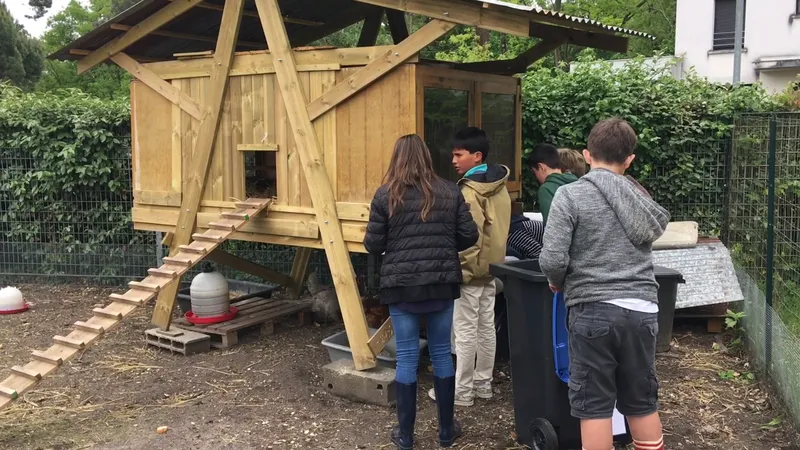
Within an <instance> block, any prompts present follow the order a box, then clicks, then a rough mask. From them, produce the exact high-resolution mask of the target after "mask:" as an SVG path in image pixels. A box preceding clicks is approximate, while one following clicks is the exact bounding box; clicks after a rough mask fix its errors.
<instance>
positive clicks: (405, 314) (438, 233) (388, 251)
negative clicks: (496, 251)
mask: <svg viewBox="0 0 800 450" xmlns="http://www.w3.org/2000/svg"><path fill="white" fill-rule="evenodd" d="M384 180H385V183H384V184H383V185H382V186H381V187H380V188H378V191H377V192H376V193H375V197H374V198H373V200H372V204H371V205H370V215H369V224H368V225H367V233H366V236H365V237H364V246H365V247H366V248H367V251H368V252H370V253H372V254H374V255H381V254H383V255H384V256H383V262H382V264H381V292H380V299H381V304H384V305H388V306H389V313H390V315H391V318H392V325H393V327H394V334H395V339H396V342H397V370H396V373H395V390H396V398H397V420H398V425H397V426H395V427H394V428H393V430H392V436H391V438H392V442H393V443H394V444H395V445H397V448H399V449H401V450H408V449H411V448H413V442H414V421H415V419H416V411H417V369H418V366H419V330H420V318H421V317H424V318H425V326H426V330H427V337H428V352H429V354H430V358H431V363H432V364H433V376H434V389H435V390H436V395H437V402H436V403H437V406H438V408H439V411H438V412H439V414H438V416H439V443H440V445H441V446H443V447H450V446H452V445H453V442H454V441H455V439H456V438H457V437H458V436H460V435H461V426H460V425H459V424H458V422H457V421H456V420H455V419H454V418H453V407H454V403H453V402H454V398H455V371H454V368H453V359H452V357H451V352H450V333H451V329H452V326H453V302H454V300H455V299H457V298H458V297H459V296H460V295H461V292H460V285H461V281H462V275H461V263H460V261H459V257H458V252H460V251H464V250H466V249H468V248H469V247H471V246H473V245H474V244H475V243H476V242H477V241H478V228H477V226H476V225H475V222H474V221H473V220H472V215H470V212H469V208H468V207H467V204H466V202H465V201H464V196H463V195H462V194H461V191H460V190H459V188H458V186H457V185H456V184H455V183H452V182H450V181H446V180H444V179H442V178H440V177H438V176H437V175H436V174H435V173H434V171H433V162H432V161H431V156H430V151H429V150H428V147H427V146H426V145H425V142H424V141H423V140H422V139H421V138H420V137H419V136H417V135H416V134H409V135H406V136H403V137H401V138H400V139H398V140H397V142H396V143H395V146H394V153H393V154H392V159H391V162H390V163H389V169H388V170H387V172H386V177H385V179H384Z"/></svg>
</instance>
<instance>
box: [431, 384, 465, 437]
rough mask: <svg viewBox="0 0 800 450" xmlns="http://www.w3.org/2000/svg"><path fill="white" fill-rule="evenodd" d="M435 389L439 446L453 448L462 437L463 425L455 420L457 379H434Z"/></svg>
mask: <svg viewBox="0 0 800 450" xmlns="http://www.w3.org/2000/svg"><path fill="white" fill-rule="evenodd" d="M433 389H434V391H435V392H436V407H437V408H438V409H439V445H441V446H442V447H452V446H453V443H454V442H455V440H456V439H458V438H459V436H461V424H459V423H458V421H457V420H456V419H455V418H453V409H454V407H455V405H454V404H453V402H454V401H455V397H456V377H447V378H437V377H433Z"/></svg>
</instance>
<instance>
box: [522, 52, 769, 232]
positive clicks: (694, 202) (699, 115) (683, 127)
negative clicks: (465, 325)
mask: <svg viewBox="0 0 800 450" xmlns="http://www.w3.org/2000/svg"><path fill="white" fill-rule="evenodd" d="M585 53H587V55H585V56H582V57H581V58H580V59H579V64H578V65H577V66H576V68H575V69H574V70H573V71H571V72H564V71H563V70H558V69H547V68H541V69H537V70H531V71H529V72H528V73H527V74H526V75H525V78H524V82H523V102H524V103H523V127H524V129H523V137H524V144H523V148H524V149H525V152H524V155H527V154H528V152H529V151H530V150H529V149H531V148H532V147H533V146H535V145H536V144H538V143H541V142H549V143H552V144H554V145H556V146H559V147H571V148H575V149H583V148H585V146H586V139H587V138H588V136H589V132H590V131H591V128H592V126H593V125H594V124H595V123H597V122H598V121H599V120H601V119H604V118H608V117H612V116H617V117H621V118H623V119H625V120H627V121H628V122H630V123H631V125H632V126H633V128H634V129H635V130H636V132H637V134H638V136H639V142H638V146H637V149H636V160H635V161H634V163H633V165H632V167H631V171H630V173H631V174H632V175H633V176H634V177H636V178H637V179H639V181H640V182H641V183H642V184H643V185H644V186H645V187H646V188H647V189H648V190H649V191H650V192H651V194H652V195H653V196H654V197H655V198H656V199H657V200H658V201H659V202H661V203H662V204H664V206H666V207H667V208H669V209H670V211H671V212H672V213H673V215H674V216H678V217H685V218H692V219H695V220H699V221H700V222H701V227H702V230H701V231H703V232H705V233H712V234H717V233H718V232H719V228H720V226H721V221H722V203H721V200H722V198H723V183H722V179H723V178H724V167H725V161H724V159H725V152H726V148H727V147H726V146H728V145H730V138H731V129H732V124H733V117H734V115H735V114H737V113H741V112H761V111H769V110H775V109H778V108H779V107H780V106H779V104H778V102H777V101H776V100H775V99H774V98H773V97H772V96H770V95H769V94H768V93H767V92H766V91H765V90H763V88H761V87H760V86H758V85H753V86H739V87H735V88H734V87H731V86H726V85H718V84H712V83H709V82H707V81H706V80H704V79H701V78H700V77H698V76H696V75H695V74H694V73H689V74H688V75H687V76H686V78H684V79H682V80H675V79H674V78H673V77H672V76H671V74H670V72H669V69H668V68H667V67H666V66H665V65H661V66H653V65H648V64H646V63H645V60H644V59H636V60H631V61H630V62H629V63H627V64H626V65H625V67H624V68H621V69H613V68H612V65H611V63H608V62H605V61H600V60H596V59H593V57H592V56H591V55H590V54H588V52H585ZM523 165H525V163H524V162H523ZM524 172H527V173H526V174H525V177H526V178H525V179H524V187H525V193H524V199H525V200H526V202H527V203H529V204H530V203H531V202H532V200H533V199H535V192H536V186H537V183H536V181H535V179H534V178H533V176H532V174H531V173H530V171H527V170H525V171H524Z"/></svg>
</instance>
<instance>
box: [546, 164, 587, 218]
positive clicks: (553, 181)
mask: <svg viewBox="0 0 800 450" xmlns="http://www.w3.org/2000/svg"><path fill="white" fill-rule="evenodd" d="M574 181H578V177H576V176H575V175H573V174H571V173H551V174H550V175H548V176H547V178H546V179H545V180H544V183H542V185H541V186H539V191H538V193H537V195H538V197H539V209H540V210H541V211H542V219H543V221H544V223H545V224H547V215H548V214H549V213H550V204H551V203H553V197H555V196H556V190H558V188H560V187H561V186H564V185H566V184H570V183H572V182H574Z"/></svg>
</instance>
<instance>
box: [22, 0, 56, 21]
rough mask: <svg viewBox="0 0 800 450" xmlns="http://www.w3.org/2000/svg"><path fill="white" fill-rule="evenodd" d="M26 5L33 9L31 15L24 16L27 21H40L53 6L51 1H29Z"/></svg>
mask: <svg viewBox="0 0 800 450" xmlns="http://www.w3.org/2000/svg"><path fill="white" fill-rule="evenodd" d="M28 5H30V7H31V8H33V15H32V16H28V15H26V16H25V17H27V18H29V19H41V18H42V17H44V15H45V14H47V10H48V9H50V8H51V7H52V6H53V0H30V1H29V2H28Z"/></svg>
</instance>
